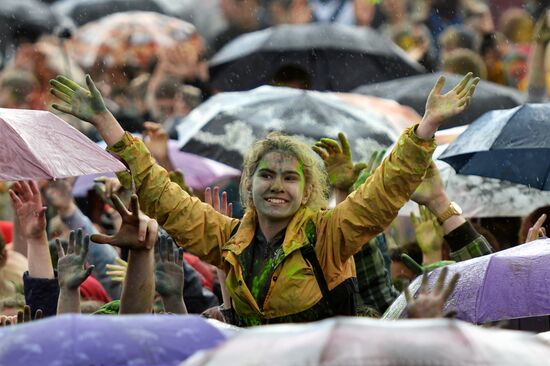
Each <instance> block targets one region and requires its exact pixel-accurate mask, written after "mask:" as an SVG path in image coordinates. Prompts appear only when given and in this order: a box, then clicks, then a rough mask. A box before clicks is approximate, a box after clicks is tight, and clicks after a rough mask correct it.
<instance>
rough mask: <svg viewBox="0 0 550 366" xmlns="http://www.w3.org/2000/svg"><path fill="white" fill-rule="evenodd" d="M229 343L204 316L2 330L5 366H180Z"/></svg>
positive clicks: (62, 321) (64, 319) (71, 318)
mask: <svg viewBox="0 0 550 366" xmlns="http://www.w3.org/2000/svg"><path fill="white" fill-rule="evenodd" d="M225 338H226V336H225V335H224V334H222V332H221V331H219V330H218V329H217V328H216V327H214V326H213V325H211V324H210V323H209V322H208V321H206V320H205V319H203V318H201V317H199V316H191V315H189V316H176V315H132V316H129V315H126V316H109V315H93V316H90V315H74V314H72V315H63V316H58V317H52V318H47V319H44V320H39V321H35V322H31V323H27V324H23V325H16V326H11V327H6V328H2V329H0V365H11V366H18V365H44V366H48V365H56V366H65V365H67V366H68V365H71V366H78V365H82V366H84V365H149V366H161V365H162V366H168V365H178V364H179V363H180V362H181V361H183V360H185V359H187V358H188V357H189V356H191V355H192V354H193V353H195V352H196V351H198V350H202V349H207V348H211V347H214V346H217V345H218V344H220V343H222V342H223V341H225Z"/></svg>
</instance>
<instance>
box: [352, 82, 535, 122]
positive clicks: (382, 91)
mask: <svg viewBox="0 0 550 366" xmlns="http://www.w3.org/2000/svg"><path fill="white" fill-rule="evenodd" d="M441 75H445V77H446V79H447V81H446V83H445V88H443V93H446V92H448V91H449V90H450V89H451V88H452V87H453V86H454V85H456V84H458V83H459V82H460V80H462V78H463V77H464V76H462V75H453V74H443V73H435V74H425V75H418V76H411V77H408V78H402V79H397V80H392V81H387V82H383V83H377V84H370V85H365V86H361V87H359V88H357V89H355V90H354V93H359V94H364V95H372V96H375V97H381V98H386V99H393V100H395V101H397V102H399V103H401V104H404V105H408V106H409V107H412V108H413V109H414V110H416V111H417V112H418V113H419V114H420V115H423V114H424V110H425V108H426V97H427V96H428V94H429V93H430V90H432V88H433V86H434V85H435V82H436V81H437V79H438V78H439V76H441ZM524 101H525V94H523V93H521V92H519V91H517V90H516V89H512V88H508V87H505V86H502V85H498V84H495V83H491V82H489V81H484V80H482V81H480V82H479V84H478V85H477V87H476V91H475V94H474V97H473V98H472V101H471V103H470V105H469V106H468V108H467V109H466V110H465V111H464V112H462V113H461V114H459V115H457V116H455V117H452V118H450V119H449V120H448V121H446V122H445V124H444V125H443V128H450V127H456V126H462V125H467V124H469V123H471V122H473V121H474V120H475V119H476V118H477V117H479V116H481V115H482V114H483V113H485V112H488V111H492V110H495V109H508V108H513V107H516V106H518V105H520V104H522V103H523V102H524Z"/></svg>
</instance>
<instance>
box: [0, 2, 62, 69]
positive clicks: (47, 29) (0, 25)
mask: <svg viewBox="0 0 550 366" xmlns="http://www.w3.org/2000/svg"><path fill="white" fill-rule="evenodd" d="M57 24H58V18H57V17H56V16H54V13H53V12H52V11H51V9H50V7H49V6H48V5H46V4H44V3H42V2H40V1H37V0H2V1H0V52H1V53H2V62H1V63H2V64H3V63H4V62H5V61H6V60H7V59H8V57H9V56H11V54H10V53H11V51H10V50H9V48H10V47H13V48H15V46H17V45H18V44H19V40H23V39H24V40H26V41H29V40H31V41H35V40H37V39H38V38H39V36H40V35H41V34H44V33H52V32H53V30H54V28H55V27H56V26H57Z"/></svg>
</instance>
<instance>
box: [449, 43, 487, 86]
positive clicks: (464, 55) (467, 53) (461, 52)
mask: <svg viewBox="0 0 550 366" xmlns="http://www.w3.org/2000/svg"><path fill="white" fill-rule="evenodd" d="M441 69H442V70H443V71H446V72H451V73H454V74H460V75H466V74H467V73H469V72H471V73H473V74H474V76H477V77H479V78H481V79H487V66H485V63H484V62H483V59H482V58H481V56H479V55H478V54H477V53H475V52H474V51H471V50H467V49H464V48H458V49H456V50H454V51H451V52H449V53H448V54H447V55H446V56H445V58H444V60H443V62H442V64H441Z"/></svg>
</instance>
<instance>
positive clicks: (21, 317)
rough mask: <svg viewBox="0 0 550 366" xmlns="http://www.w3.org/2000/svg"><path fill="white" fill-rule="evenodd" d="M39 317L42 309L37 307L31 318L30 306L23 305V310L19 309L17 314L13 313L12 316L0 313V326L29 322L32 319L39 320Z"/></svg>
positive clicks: (40, 317)
mask: <svg viewBox="0 0 550 366" xmlns="http://www.w3.org/2000/svg"><path fill="white" fill-rule="evenodd" d="M40 319H42V310H40V309H38V310H37V311H36V312H35V314H34V319H33V317H32V315H31V307H30V306H29V305H25V306H24V307H23V310H19V311H18V312H17V315H13V316H8V315H0V327H5V326H8V325H16V324H23V323H29V322H31V321H33V320H40Z"/></svg>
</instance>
